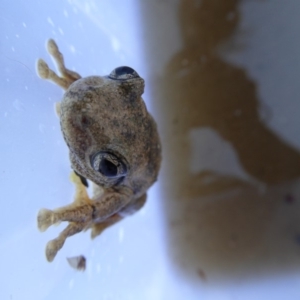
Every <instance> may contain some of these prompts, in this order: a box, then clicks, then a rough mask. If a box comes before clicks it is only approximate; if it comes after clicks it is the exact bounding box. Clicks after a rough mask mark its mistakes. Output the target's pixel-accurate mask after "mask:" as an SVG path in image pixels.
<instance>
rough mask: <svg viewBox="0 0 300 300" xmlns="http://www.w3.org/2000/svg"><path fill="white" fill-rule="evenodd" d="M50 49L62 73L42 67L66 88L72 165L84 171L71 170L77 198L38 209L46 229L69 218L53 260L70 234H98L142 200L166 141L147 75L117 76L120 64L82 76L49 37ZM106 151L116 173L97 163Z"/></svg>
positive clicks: (62, 111)
mask: <svg viewBox="0 0 300 300" xmlns="http://www.w3.org/2000/svg"><path fill="white" fill-rule="evenodd" d="M48 51H49V53H50V54H51V55H52V56H53V58H54V59H55V61H56V63H57V65H58V69H59V71H60V73H61V74H62V77H58V76H57V75H56V74H55V72H53V71H52V70H51V69H49V67H48V66H47V64H46V63H45V62H44V61H43V60H41V59H40V60H39V61H38V73H39V75H40V77H42V78H44V79H49V80H52V81H53V82H55V83H56V84H58V85H60V86H61V87H62V88H64V89H65V90H66V92H65V94H64V96H63V99H62V101H61V103H60V105H59V106H58V113H59V116H60V124H61V130H62V133H63V136H64V139H65V141H66V143H67V145H68V147H69V150H70V160H71V164H72V168H73V170H74V171H75V172H76V174H77V175H79V176H80V177H81V180H80V179H79V177H77V176H76V175H75V174H73V175H72V181H73V182H74V183H75V185H76V196H75V201H74V203H72V204H71V205H69V206H66V207H63V208H59V209H56V210H54V211H52V210H48V209H42V210H41V211H40V212H39V214H38V227H39V229H40V230H42V231H44V230H46V229H47V228H48V227H49V226H50V225H52V224H54V223H57V222H59V221H69V222H70V223H69V225H68V227H67V228H66V229H65V230H64V231H63V232H62V233H61V234H60V235H59V237H58V238H56V239H54V240H52V241H50V242H49V243H48V244H47V247H46V257H47V259H48V261H52V260H53V259H54V257H55V255H56V253H57V251H58V250H59V249H60V248H61V247H62V246H63V244H64V242H65V240H66V238H67V237H68V236H70V235H73V234H75V233H77V232H80V231H82V230H84V229H87V228H92V237H95V236H97V235H98V234H100V233H101V232H102V231H103V230H104V229H105V228H106V227H108V226H110V225H112V224H114V223H115V222H117V221H119V220H121V219H122V218H123V217H125V216H126V215H130V214H132V213H134V212H135V211H136V210H138V209H140V208H141V207H142V206H143V204H144V203H145V201H146V192H147V190H148V188H149V187H150V186H151V185H152V184H153V183H154V182H155V181H156V179H157V175H158V171H159V168H160V161H161V146H160V140H159V136H158V132H157V128H156V124H155V122H154V120H153V118H152V117H151V115H150V114H149V113H148V111H147V109H146V106H145V104H144V102H143V99H142V98H141V95H142V94H143V92H144V80H143V79H142V78H141V77H139V76H138V75H137V73H134V74H126V73H125V74H121V75H120V74H119V75H118V76H117V75H116V72H117V71H115V70H117V69H115V70H114V71H113V72H112V73H111V74H113V75H110V76H103V77H102V76H90V77H86V78H81V76H80V75H79V74H77V73H75V72H73V71H70V70H68V69H66V68H65V66H64V61H63V56H62V54H61V53H60V52H59V49H58V47H57V45H56V43H55V42H54V41H53V40H49V41H48ZM131 70H132V69H131ZM132 71H134V70H132ZM102 152H104V153H109V155H110V157H112V158H113V159H112V160H111V161H112V162H113V172H115V171H114V170H115V169H116V168H118V174H117V175H116V176H106V174H104V173H105V172H103V171H101V170H102V169H101V168H99V169H98V168H95V165H93V161H94V160H95V157H96V156H97V155H98V154H99V153H102ZM105 155H106V154H105ZM99 157H101V159H100V160H99V161H100V162H102V161H103V158H102V156H101V155H100V156H99ZM95 161H96V160H95ZM121 167H122V168H121ZM119 170H120V172H119ZM124 170H125V171H124ZM122 172H123V173H122ZM85 178H87V179H89V180H90V181H92V182H93V183H94V184H95V186H94V196H93V197H92V199H90V198H89V197H88V195H87V193H86V190H85V186H84V185H83V184H82V182H84V179H85Z"/></svg>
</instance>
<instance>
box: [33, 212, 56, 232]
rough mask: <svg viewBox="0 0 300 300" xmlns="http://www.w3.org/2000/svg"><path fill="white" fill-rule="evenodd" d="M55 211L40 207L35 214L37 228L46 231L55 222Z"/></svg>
mask: <svg viewBox="0 0 300 300" xmlns="http://www.w3.org/2000/svg"><path fill="white" fill-rule="evenodd" d="M57 222H58V220H56V218H55V213H54V212H53V211H52V210H50V209H46V208H42V209H41V210H40V211H39V213H38V216H37V223H38V229H39V230H40V231H42V232H43V231H46V230H47V229H48V228H49V227H50V226H51V225H53V224H55V223H57Z"/></svg>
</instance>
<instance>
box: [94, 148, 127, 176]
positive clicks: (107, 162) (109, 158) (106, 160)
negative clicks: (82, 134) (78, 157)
mask: <svg viewBox="0 0 300 300" xmlns="http://www.w3.org/2000/svg"><path fill="white" fill-rule="evenodd" d="M91 165H92V167H93V169H94V170H95V171H97V172H99V173H101V174H102V175H103V176H105V177H108V178H119V177H122V176H125V175H126V173H127V169H126V166H125V164H124V163H123V162H122V161H121V160H120V159H119V158H118V157H117V156H115V155H114V154H112V153H110V152H105V151H101V152H98V153H97V154H95V155H94V156H93V157H92V158H91Z"/></svg>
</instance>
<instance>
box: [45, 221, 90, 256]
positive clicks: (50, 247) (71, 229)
mask: <svg viewBox="0 0 300 300" xmlns="http://www.w3.org/2000/svg"><path fill="white" fill-rule="evenodd" d="M86 226H87V224H86V223H84V222H81V223H73V222H72V223H69V225H68V226H67V227H66V228H65V229H64V230H63V231H62V232H61V233H60V234H59V236H58V237H57V238H56V239H54V240H51V241H49V242H48V243H47V246H46V258H47V260H48V261H49V262H51V261H53V259H54V257H55V256H56V254H57V252H58V251H59V250H60V249H61V248H62V246H63V245H64V243H65V241H66V239H67V238H68V237H69V236H72V235H74V234H76V233H78V232H81V231H82V230H83V229H84V228H85V227H86Z"/></svg>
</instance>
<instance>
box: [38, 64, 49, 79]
mask: <svg viewBox="0 0 300 300" xmlns="http://www.w3.org/2000/svg"><path fill="white" fill-rule="evenodd" d="M37 72H38V74H39V76H40V77H41V78H43V79H47V78H49V67H48V65H47V64H46V63H45V62H44V61H43V60H42V59H39V60H38V62H37Z"/></svg>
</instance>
